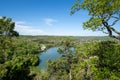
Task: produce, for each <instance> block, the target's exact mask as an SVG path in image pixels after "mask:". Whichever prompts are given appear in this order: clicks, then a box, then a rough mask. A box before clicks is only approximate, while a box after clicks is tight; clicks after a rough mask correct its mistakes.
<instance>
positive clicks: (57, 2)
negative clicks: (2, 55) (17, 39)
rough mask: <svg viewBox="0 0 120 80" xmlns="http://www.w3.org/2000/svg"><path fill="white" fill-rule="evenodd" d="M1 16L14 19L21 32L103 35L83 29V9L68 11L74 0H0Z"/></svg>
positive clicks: (24, 33) (84, 13) (27, 33)
mask: <svg viewBox="0 0 120 80" xmlns="http://www.w3.org/2000/svg"><path fill="white" fill-rule="evenodd" d="M0 3H1V4H0V10H1V11H0V16H6V17H10V18H12V19H13V21H14V22H15V23H16V27H15V30H16V31H18V32H19V33H20V35H67V36H103V35H104V34H103V33H101V32H92V31H87V30H83V29H82V23H83V22H84V21H86V20H87V19H88V18H89V16H88V15H87V12H86V11H79V12H77V13H76V14H74V15H72V16H71V15H70V8H71V6H72V4H74V3H75V0H0Z"/></svg>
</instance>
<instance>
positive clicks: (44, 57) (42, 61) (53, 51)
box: [39, 47, 62, 69]
mask: <svg viewBox="0 0 120 80" xmlns="http://www.w3.org/2000/svg"><path fill="white" fill-rule="evenodd" d="M57 50H58V48H57V47H53V48H50V49H48V50H47V51H45V52H42V53H41V54H40V56H39V68H40V69H47V64H46V63H47V61H48V60H49V59H51V60H56V59H57V58H59V57H61V56H62V54H59V53H58V52H57Z"/></svg>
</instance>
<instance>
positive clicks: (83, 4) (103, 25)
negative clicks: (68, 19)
mask: <svg viewBox="0 0 120 80" xmlns="http://www.w3.org/2000/svg"><path fill="white" fill-rule="evenodd" d="M81 9H83V10H87V11H88V13H89V15H90V16H91V17H90V19H89V20H88V21H86V22H84V23H83V28H84V29H88V30H93V31H97V30H98V31H102V32H104V33H106V34H108V35H109V36H110V37H112V38H115V39H118V40H120V31H118V29H117V27H115V25H116V23H117V22H118V21H120V0H81V1H80V0H76V3H75V4H73V6H72V7H71V14H74V13H75V12H77V11H79V10H81Z"/></svg>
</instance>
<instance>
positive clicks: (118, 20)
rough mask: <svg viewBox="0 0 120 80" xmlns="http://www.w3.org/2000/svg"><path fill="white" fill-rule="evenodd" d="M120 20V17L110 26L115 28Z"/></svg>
mask: <svg viewBox="0 0 120 80" xmlns="http://www.w3.org/2000/svg"><path fill="white" fill-rule="evenodd" d="M119 20H120V17H119V18H117V19H116V20H115V21H114V22H113V23H112V24H111V25H110V26H114V25H115V24H116V23H117V22H118V21H119Z"/></svg>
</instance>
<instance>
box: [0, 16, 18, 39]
mask: <svg viewBox="0 0 120 80" xmlns="http://www.w3.org/2000/svg"><path fill="white" fill-rule="evenodd" d="M14 27H15V23H14V22H12V19H11V18H6V17H2V18H0V36H7V37H11V36H19V34H18V32H16V31H14Z"/></svg>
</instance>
